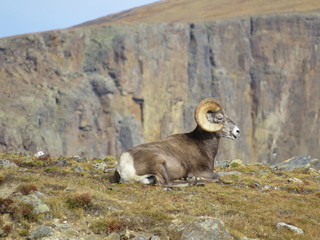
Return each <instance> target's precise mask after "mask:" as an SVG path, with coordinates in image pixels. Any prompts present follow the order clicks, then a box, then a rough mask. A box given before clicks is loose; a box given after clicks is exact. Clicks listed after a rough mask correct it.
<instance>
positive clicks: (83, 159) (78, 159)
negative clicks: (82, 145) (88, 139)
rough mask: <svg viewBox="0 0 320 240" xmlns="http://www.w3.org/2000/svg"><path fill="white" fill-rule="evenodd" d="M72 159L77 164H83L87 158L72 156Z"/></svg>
mask: <svg viewBox="0 0 320 240" xmlns="http://www.w3.org/2000/svg"><path fill="white" fill-rule="evenodd" d="M72 158H73V159H74V160H76V161H77V162H85V161H87V158H86V157H85V156H73V157H72Z"/></svg>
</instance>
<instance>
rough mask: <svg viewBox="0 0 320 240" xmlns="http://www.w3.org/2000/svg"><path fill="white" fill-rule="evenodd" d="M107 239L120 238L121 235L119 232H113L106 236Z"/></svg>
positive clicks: (116, 239)
mask: <svg viewBox="0 0 320 240" xmlns="http://www.w3.org/2000/svg"><path fill="white" fill-rule="evenodd" d="M105 240H120V235H119V234H118V233H115V232H113V233H111V234H109V235H108V236H107V237H106V238H105Z"/></svg>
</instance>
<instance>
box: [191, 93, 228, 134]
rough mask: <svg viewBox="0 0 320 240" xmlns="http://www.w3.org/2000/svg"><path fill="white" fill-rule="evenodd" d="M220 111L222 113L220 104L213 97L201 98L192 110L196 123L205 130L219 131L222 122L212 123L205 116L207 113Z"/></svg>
mask: <svg viewBox="0 0 320 240" xmlns="http://www.w3.org/2000/svg"><path fill="white" fill-rule="evenodd" d="M210 112H211V113H218V112H221V113H222V114H223V115H224V111H223V108H222V106H221V105H220V104H219V103H218V102H217V101H216V100H215V99H214V98H206V99H203V100H202V101H201V102H200V103H199V105H198V107H197V108H196V110H195V112H194V118H195V120H196V122H197V124H198V125H199V126H200V127H201V128H202V129H203V130H205V131H207V132H217V131H219V130H220V129H221V128H222V127H223V125H224V123H223V122H222V123H213V122H210V121H209V120H208V118H207V113H210Z"/></svg>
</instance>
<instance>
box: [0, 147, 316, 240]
mask: <svg viewBox="0 0 320 240" xmlns="http://www.w3.org/2000/svg"><path fill="white" fill-rule="evenodd" d="M0 158H1V159H8V160H14V161H15V162H16V163H17V164H18V165H22V166H24V162H28V164H29V165H28V166H29V167H27V168H26V169H25V170H24V171H21V168H19V169H1V170H0V175H1V176H2V178H1V179H2V181H1V185H0V189H1V188H2V187H4V186H5V185H6V184H15V185H16V186H17V187H18V186H21V184H22V183H23V184H27V186H34V187H36V188H37V189H38V190H39V191H41V192H42V193H44V194H45V195H46V196H47V197H46V200H45V201H46V203H47V204H48V205H49V206H50V209H51V213H50V214H51V216H50V218H49V219H46V218H45V219H42V220H41V221H44V222H46V221H50V219H52V218H59V219H67V220H68V222H69V223H72V224H74V225H78V226H79V225H81V224H82V223H85V224H84V226H83V227H87V223H88V222H89V223H90V224H89V225H90V226H91V227H90V229H91V231H93V232H95V233H98V234H101V236H104V235H107V234H109V233H111V232H119V231H124V229H130V230H133V231H145V232H151V233H154V234H158V235H160V236H164V235H170V236H173V235H172V233H170V232H168V230H167V229H168V227H169V226H170V225H172V224H173V223H172V221H173V220H179V221H181V222H182V223H184V222H189V221H190V220H192V219H194V218H196V217H198V216H213V217H218V218H221V219H222V220H223V221H224V222H225V225H226V227H227V229H228V230H229V231H230V232H231V233H232V234H233V235H234V236H235V237H237V238H238V239H241V237H243V236H247V237H250V238H259V239H275V240H276V239H299V240H300V239H301V240H304V239H308V240H310V239H320V233H319V230H318V229H319V223H320V186H319V182H320V174H319V172H315V173H313V172H305V171H302V170H301V171H296V172H273V171H271V170H270V168H269V167H268V166H261V165H250V166H242V167H241V166H239V167H236V168H228V169H217V170H218V171H231V170H236V171H239V172H241V175H231V176H228V177H223V178H222V181H223V183H220V184H218V183H207V184H205V186H200V187H199V186H198V187H187V188H173V189H165V188H163V187H159V186H144V185H139V184H114V183H110V181H109V176H108V174H105V173H103V172H102V171H98V170H95V169H94V168H93V167H92V164H93V163H96V162H107V163H108V164H109V165H110V166H113V165H114V159H111V160H110V158H108V159H101V160H97V159H96V160H94V161H91V160H88V161H86V162H77V161H76V160H74V159H72V158H66V159H67V160H68V165H67V166H65V167H60V166H58V165H57V164H58V162H59V161H60V160H61V159H54V158H50V159H49V160H46V162H45V163H44V164H42V166H41V167H39V166H38V165H36V166H35V165H32V164H30V162H32V161H38V160H36V159H34V158H33V157H32V156H30V155H16V154H4V153H3V154H0ZM75 166H82V167H83V169H84V170H85V171H84V172H81V173H77V172H75V171H74V170H73V169H74V167H75ZM48 167H56V168H57V169H55V171H48V170H46V169H48ZM289 178H298V179H300V180H302V181H303V183H302V184H301V183H296V182H290V183H289V182H288V181H287V180H288V179H289ZM1 193H2V194H4V193H3V192H1ZM0 197H2V198H5V197H8V196H4V195H3V196H0ZM70 199H71V200H72V201H71V206H70ZM74 201H76V203H75V202H74ZM77 201H78V202H77ZM79 220H80V221H79ZM26 222H27V221H24V223H23V224H24V225H23V228H21V229H16V228H19V227H18V225H14V228H15V229H13V230H12V231H7V232H9V233H8V234H9V236H14V234H16V235H15V236H18V237H19V236H20V237H21V235H17V234H19V233H20V234H26V232H27V231H30V226H34V224H35V222H36V220H32V219H31V220H30V221H29V224H30V226H28V224H27V223H26ZM278 222H286V223H288V224H292V225H295V226H297V227H300V228H302V229H303V230H304V231H305V234H304V235H295V234H293V233H291V232H286V231H278V230H277V229H276V224H277V223H278ZM8 226H11V225H10V223H6V224H3V226H2V227H3V228H4V227H6V228H8V229H9V227H8ZM79 227H81V226H79ZM8 229H7V230H8ZM169 229H170V228H169ZM15 230H18V231H15ZM172 239H174V236H173V237H172Z"/></svg>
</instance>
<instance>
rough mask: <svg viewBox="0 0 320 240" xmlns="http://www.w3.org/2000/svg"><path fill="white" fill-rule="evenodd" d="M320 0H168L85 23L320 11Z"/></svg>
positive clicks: (155, 20) (213, 19)
mask: <svg viewBox="0 0 320 240" xmlns="http://www.w3.org/2000/svg"><path fill="white" fill-rule="evenodd" d="M319 10H320V2H319V1H317V0H290V1H286V0H270V1H265V0H214V1H213V0H197V1H194V0H167V1H159V2H156V3H154V4H149V5H146V6H142V7H139V8H135V9H132V10H130V11H127V12H121V13H118V14H113V15H109V16H107V17H103V18H99V19H97V20H94V21H90V22H87V23H84V24H83V25H85V26H88V25H93V24H108V25H110V24H127V23H141V22H144V23H160V22H187V23H190V22H203V21H215V20H221V19H228V18H238V17H248V16H258V15H269V14H280V13H301V12H310V11H319Z"/></svg>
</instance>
